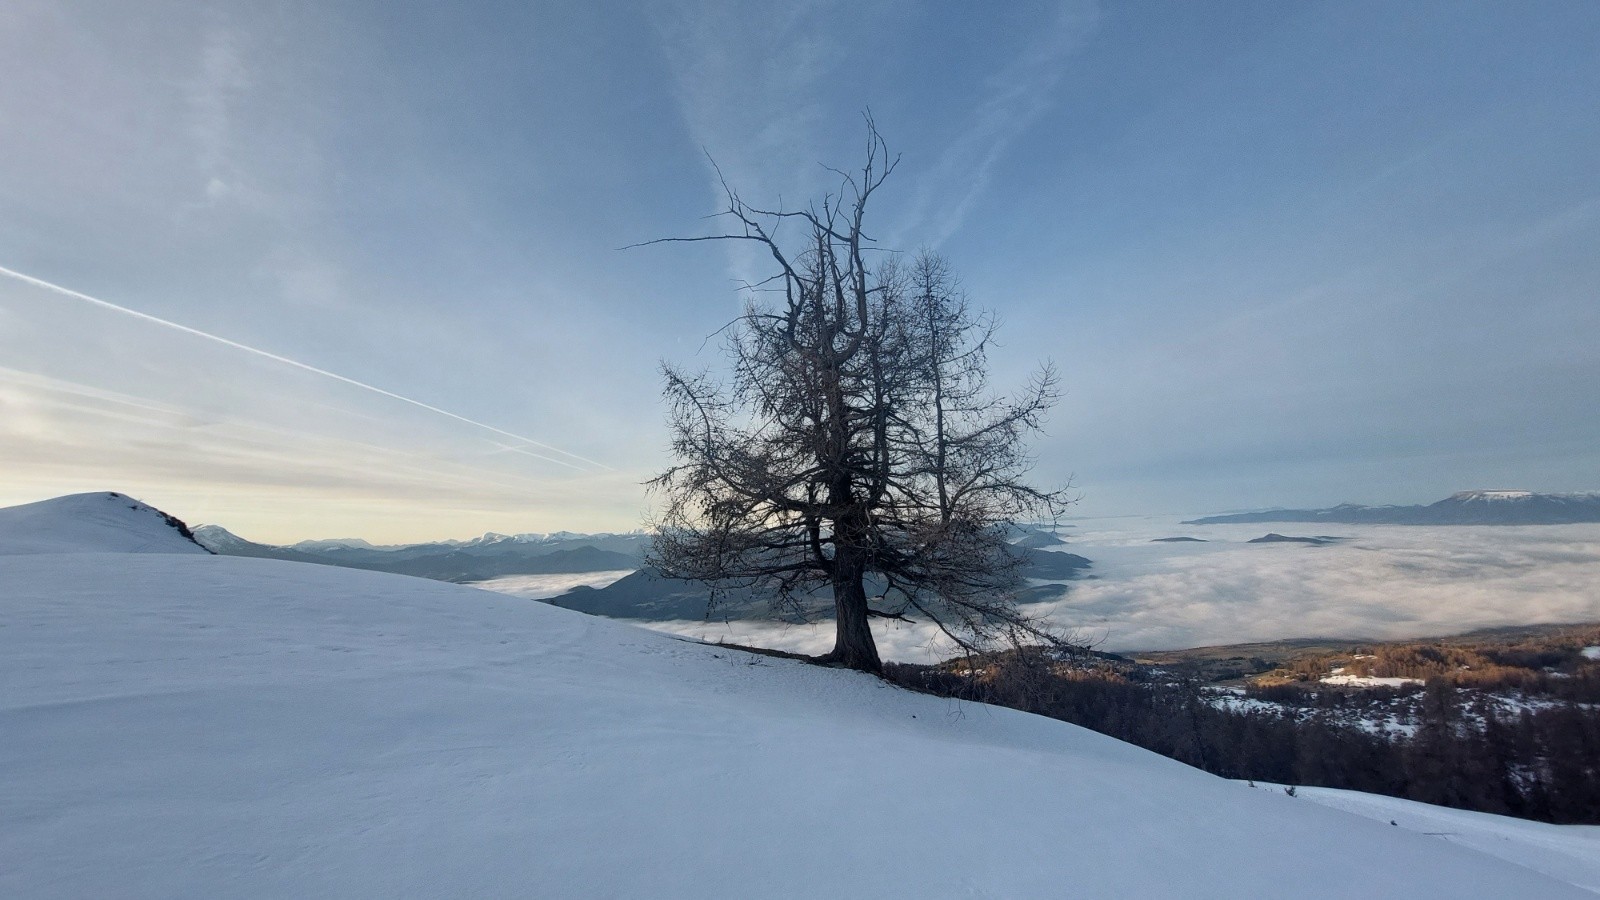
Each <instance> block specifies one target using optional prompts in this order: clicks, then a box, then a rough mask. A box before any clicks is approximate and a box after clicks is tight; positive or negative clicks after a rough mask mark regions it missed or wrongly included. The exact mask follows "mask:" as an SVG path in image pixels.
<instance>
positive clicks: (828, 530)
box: [650, 118, 1068, 671]
mask: <svg viewBox="0 0 1600 900" xmlns="http://www.w3.org/2000/svg"><path fill="white" fill-rule="evenodd" d="M866 157H867V160H866V163H865V165H864V166H863V167H862V168H861V169H860V170H859V171H857V172H855V173H849V174H847V173H844V172H839V171H837V170H833V171H835V173H836V174H838V175H839V177H840V179H841V183H840V189H839V192H838V193H837V194H829V195H827V196H824V197H823V198H822V199H821V201H820V202H819V203H816V204H814V205H812V206H810V207H808V208H806V209H803V210H783V209H777V210H766V209H760V208H757V207H753V206H751V205H749V204H747V203H745V202H744V201H743V200H742V199H740V197H739V195H738V194H737V193H736V192H735V191H734V190H733V189H732V188H730V187H728V186H727V184H726V182H724V183H723V187H724V189H725V191H726V194H727V200H728V206H727V209H726V210H725V211H724V212H723V216H725V217H726V218H727V219H728V220H730V221H732V222H733V223H735V227H734V228H733V229H731V230H729V231H728V232H727V233H723V234H717V235H709V236H705V237H693V238H666V239H663V241H701V240H717V241H721V240H739V241H754V242H756V243H757V244H760V245H761V246H763V247H764V248H765V249H766V250H767V251H768V252H769V253H770V255H771V258H772V261H773V264H774V269H775V271H774V273H773V274H772V276H771V277H770V278H768V279H766V280H765V281H763V282H761V283H759V284H757V285H751V286H749V287H750V289H751V290H750V294H751V297H750V300H749V302H748V303H747V306H746V309H745V311H744V314H743V315H742V316H740V317H739V318H738V319H737V320H736V321H735V322H733V323H731V327H730V328H729V330H728V337H727V350H728V355H729V358H730V362H731V376H730V378H729V380H728V382H727V383H726V384H724V383H722V382H719V381H717V380H715V379H713V378H712V377H711V376H710V375H709V374H707V373H705V372H699V373H692V372H686V371H683V370H681V369H679V368H676V367H674V366H671V365H664V366H663V371H664V375H665V379H666V388H665V391H664V393H665V398H666V400H667V402H668V406H669V423H670V427H671V432H672V435H673V440H672V450H673V453H674V455H675V456H676V458H677V461H676V463H675V464H674V465H672V466H671V467H670V468H668V469H667V470H666V471H665V472H663V473H662V474H661V475H659V476H658V477H656V478H655V479H653V480H652V481H651V482H650V486H651V488H652V490H653V491H654V492H655V493H656V494H657V495H658V496H659V497H660V498H661V499H662V500H663V501H664V502H663V503H662V506H661V509H660V511H659V513H658V517H657V521H656V523H655V524H656V530H657V538H656V541H655V544H654V550H653V551H652V553H651V559H650V562H651V564H652V565H654V566H655V567H656V568H657V569H659V570H660V571H661V572H662V573H663V574H665V575H667V576H668V577H672V578H682V579H692V580H696V581H702V582H706V583H708V584H709V585H711V588H712V591H711V602H712V604H713V606H714V605H715V603H716V602H717V599H718V597H719V596H721V594H722V592H725V591H727V590H729V589H732V588H757V589H762V590H769V591H771V593H772V595H773V598H774V604H775V605H776V606H779V607H780V608H781V607H787V608H789V609H791V610H798V609H799V599H800V598H802V597H804V596H805V595H806V594H808V593H810V592H812V591H816V590H819V589H821V588H823V587H831V588H832V591H833V598H834V612H835V621H836V639H835V644H834V648H833V650H832V652H830V653H828V654H826V655H825V656H824V657H822V660H823V661H826V662H830V663H833V664H836V665H841V666H846V667H849V668H854V669H862V670H866V671H878V670H879V669H880V668H881V663H880V661H879V658H878V651H877V646H876V644H875V643H874V641H873V636H872V630H871V628H870V626H869V619H870V618H871V617H885V618H894V619H909V618H911V617H913V616H916V617H921V618H924V619H926V620H928V621H931V622H933V623H934V624H936V625H937V626H938V627H939V628H940V629H941V630H942V631H943V632H944V633H945V634H946V635H947V636H948V637H950V638H951V639H952V640H953V641H955V642H956V643H957V644H958V645H959V646H961V647H963V648H966V649H968V650H977V649H981V648H983V647H985V646H988V645H990V644H992V643H993V642H994V641H995V640H996V639H997V638H1001V637H1007V636H1009V637H1012V638H1014V639H1015V638H1019V637H1020V638H1032V639H1041V640H1045V641H1050V642H1054V641H1056V638H1055V637H1054V636H1053V634H1052V633H1051V632H1049V630H1048V629H1046V628H1044V627H1042V625H1041V624H1040V623H1038V622H1036V621H1034V620H1032V619H1030V618H1029V617H1027V616H1025V615H1023V614H1022V613H1021V612H1020V611H1019V610H1018V608H1017V606H1016V605H1015V603H1014V602H1013V599H1012V596H1013V595H1012V591H1013V589H1014V588H1015V587H1017V586H1018V583H1019V582H1020V578H1019V577H1018V575H1017V571H1018V567H1019V566H1020V565H1021V564H1022V559H1021V557H1020V555H1019V554H1017V553H1016V552H1014V551H1013V550H1012V549H1011V548H1010V546H1009V544H1008V543H1007V539H1008V537H1009V534H1010V525H1011V523H1012V522H1014V521H1017V520H1019V519H1022V518H1026V517H1030V516H1033V517H1041V516H1043V517H1052V518H1053V517H1054V516H1056V515H1058V514H1059V513H1060V512H1061V510H1062V509H1063V508H1064V507H1065V505H1066V503H1067V502H1068V498H1067V497H1066V495H1065V493H1064V492H1063V491H1062V490H1039V489H1035V488H1032V487H1029V486H1028V485H1027V484H1026V483H1025V482H1024V481H1023V477H1024V476H1025V474H1026V473H1027V472H1028V470H1029V469H1030V467H1031V463H1032V460H1031V459H1030V457H1029V456H1028V454H1027V452H1026V448H1025V445H1024V441H1025V439H1026V438H1027V437H1028V436H1029V435H1030V434H1032V433H1033V432H1035V431H1037V430H1038V428H1039V427H1040V425H1041V422H1042V417H1043V415H1044V413H1045V412H1046V410H1047V409H1048V408H1049V407H1050V406H1051V405H1052V404H1053V403H1054V401H1055V400H1056V398H1057V379H1056V375H1055V372H1054V371H1053V370H1052V369H1051V368H1050V367H1048V366H1045V367H1043V368H1041V369H1040V370H1039V372H1038V373H1037V374H1036V375H1035V376H1034V377H1033V379H1032V380H1031V381H1030V383H1029V384H1028V385H1027V386H1026V388H1025V389H1024V390H1022V391H1021V392H1020V393H1019V394H1018V395H1016V396H1014V397H1010V398H1002V397H998V396H996V395H995V394H994V393H993V392H992V391H991V390H990V389H989V387H988V384H987V379H986V368H987V365H986V364H987V358H986V354H987V351H988V349H989V348H990V346H991V338H992V336H993V333H994V321H993V319H992V318H990V317H987V316H982V315H976V314H974V313H973V312H972V311H971V309H970V308H969V306H968V303H967V301H966V298H965V296H964V295H963V294H962V292H961V291H960V289H959V286H958V284H957V282H956V280H955V278H954V277H953V275H952V274H951V272H950V268H949V266H948V264H947V263H946V262H945V260H943V259H942V258H941V257H939V256H937V255H934V254H933V253H930V252H927V251H924V252H922V253H920V254H918V255H917V256H915V257H913V258H912V259H911V260H909V261H906V260H902V259H900V258H898V257H896V256H894V255H892V254H885V253H881V252H879V253H876V254H875V253H874V248H873V246H872V241H871V239H870V238H868V237H867V235H866V234H865V232H864V231H863V223H864V221H865V218H866V211H867V205H868V201H869V200H870V199H871V198H872V196H873V194H874V192H876V191H877V189H878V188H879V187H880V186H881V185H882V184H883V183H884V180H885V179H886V178H888V177H889V175H890V174H891V173H892V172H893V171H894V168H895V164H896V162H898V160H897V159H892V158H891V157H890V156H889V153H888V151H887V148H886V147H885V145H884V143H883V140H882V139H881V137H880V136H879V134H878V132H877V130H876V128H874V127H873V125H872V122H871V120H870V118H869V119H868V129H867V147H866ZM796 225H797V226H799V229H798V230H800V231H801V232H802V233H801V235H800V236H798V237H796V238H795V239H794V241H793V243H789V242H786V241H783V240H780V232H782V231H784V230H786V226H789V227H788V228H787V230H789V231H794V230H796V229H795V228H794V227H793V226H796ZM660 242H661V241H652V242H650V243H660ZM778 298H781V299H778ZM869 586H870V587H872V588H874V590H873V591H872V593H874V594H875V595H876V596H875V597H873V598H871V600H870V601H869V597H868V593H869Z"/></svg>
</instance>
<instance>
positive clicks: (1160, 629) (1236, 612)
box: [651, 519, 1600, 662]
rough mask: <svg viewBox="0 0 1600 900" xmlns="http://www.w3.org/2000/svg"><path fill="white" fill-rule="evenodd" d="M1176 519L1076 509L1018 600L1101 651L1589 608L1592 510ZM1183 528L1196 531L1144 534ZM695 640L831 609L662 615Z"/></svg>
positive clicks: (793, 629) (796, 646) (1597, 567)
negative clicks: (1432, 518)
mask: <svg viewBox="0 0 1600 900" xmlns="http://www.w3.org/2000/svg"><path fill="white" fill-rule="evenodd" d="M1294 527H1295V526H1271V525H1249V526H1208V527H1204V528H1196V527H1184V526H1180V525H1178V524H1177V520H1175V519H1111V520H1098V521H1096V520H1087V521H1084V522H1082V523H1080V528H1079V529H1077V530H1076V531H1074V532H1069V534H1070V535H1071V540H1072V545H1071V547H1070V549H1071V550H1072V551H1073V552H1075V553H1080V554H1082V555H1084V556H1087V557H1089V558H1090V559H1091V560H1094V561H1095V567H1094V569H1093V573H1094V574H1093V577H1091V578H1088V579H1084V580H1081V581H1077V582H1073V584H1072V586H1071V589H1070V590H1069V591H1068V592H1067V594H1066V595H1065V596H1064V597H1063V598H1062V599H1061V600H1059V601H1055V602H1051V603H1043V604H1036V605H1033V606H1030V607H1028V609H1029V611H1030V612H1033V613H1035V614H1038V615H1041V616H1044V617H1047V618H1048V619H1049V620H1050V621H1051V622H1053V623H1055V624H1056V625H1057V626H1059V627H1061V628H1062V629H1064V630H1070V631H1073V632H1076V633H1077V634H1078V635H1080V636H1081V637H1084V638H1088V639H1090V640H1093V641H1095V642H1096V643H1097V646H1098V647H1099V648H1101V649H1104V650H1111V651H1120V650H1156V649H1173V648H1181V647H1196V646H1205V645H1213V644H1234V643H1244V642H1250V641H1266V640H1277V639H1283V638H1294V637H1344V638H1372V639H1396V638H1408V637H1424V636H1432V635H1445V634H1455V633H1460V632H1463V631H1470V630H1472V629H1476V628H1487V627H1493V626H1501V625H1524V624H1539V623H1560V622H1582V621H1597V620H1600V525H1560V526H1528V527H1440V528H1429V527H1403V526H1340V527H1338V528H1337V530H1336V531H1334V533H1335V534H1337V535H1338V536H1341V537H1344V538H1345V540H1343V541H1340V542H1339V543H1336V544H1330V545H1326V546H1308V545H1305V544H1250V543H1246V541H1248V540H1249V539H1250V538H1253V537H1260V536H1261V535H1262V534H1264V533H1266V532H1267V531H1269V530H1272V529H1273V528H1277V529H1278V530H1280V531H1285V532H1288V533H1294V534H1299V533H1301V532H1298V531H1293V530H1292V529H1293V528H1294ZM1182 534H1188V535H1193V536H1195V537H1200V538H1204V539H1205V540H1206V543H1181V544H1168V543H1151V540H1152V539H1153V538H1156V537H1167V536H1175V535H1182ZM651 627H653V628H658V629H660V630H663V631H669V632H673V633H675V634H682V635H686V636H690V637H695V638H699V639H702V640H709V641H719V640H720V641H726V642H730V643H749V644H759V645H762V646H768V647H778V648H781V649H786V650H793V651H797V652H804V653H820V652H824V651H826V650H828V649H829V648H830V647H831V646H832V640H833V636H832V624H831V623H821V624H818V625H805V626H797V625H779V624H773V623H752V622H731V623H724V622H666V623H654V624H652V625H651ZM874 628H875V633H876V634H877V636H878V640H879V648H880V651H881V652H882V654H883V655H884V657H885V658H887V659H893V660H900V661H905V662H927V661H930V660H933V659H939V658H942V657H944V656H947V655H949V654H950V652H951V647H950V644H949V641H948V640H947V639H945V638H943V636H942V635H940V634H939V633H938V631H937V630H936V629H935V628H933V627H932V626H930V625H923V624H918V625H913V626H907V625H901V624H898V623H887V624H883V623H875V625H874Z"/></svg>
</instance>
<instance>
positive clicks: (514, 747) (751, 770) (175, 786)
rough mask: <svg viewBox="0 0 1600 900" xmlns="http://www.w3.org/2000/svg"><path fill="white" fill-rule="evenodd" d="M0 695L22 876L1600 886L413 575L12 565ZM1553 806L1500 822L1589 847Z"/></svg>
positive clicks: (851, 677)
mask: <svg viewBox="0 0 1600 900" xmlns="http://www.w3.org/2000/svg"><path fill="white" fill-rule="evenodd" d="M0 684H4V686H5V690H4V693H3V695H0V735H3V736H4V739H3V740H0V797H3V798H4V802H3V803H0V860H4V865H0V896H8V897H34V898H42V897H221V896H226V897H254V896H259V897H334V896H337V897H350V896H366V897H392V896H529V897H667V898H671V897H729V898H748V897H800V896H807V897H866V896H886V897H1017V898H1035V897H1155V896H1184V897H1219V898H1220V897H1227V898H1236V897H1245V896H1270V897H1329V898H1333V897H1338V898H1347V897H1352V896H1359V897H1363V898H1375V897H1397V898H1398V897H1403V898H1429V897H1440V898H1443V897H1529V898H1558V897H1567V896H1592V894H1589V893H1586V892H1584V891H1582V890H1580V889H1579V888H1578V887H1576V886H1574V884H1573V883H1574V882H1576V883H1577V884H1581V885H1584V886H1587V887H1589V888H1590V889H1591V890H1600V878H1597V877H1596V872H1595V866H1593V865H1590V866H1584V865H1579V864H1573V863H1571V862H1570V861H1564V862H1561V863H1560V864H1559V865H1556V864H1551V863H1549V861H1548V859H1547V857H1545V856H1541V855H1539V854H1537V853H1533V852H1528V853H1524V852H1523V851H1522V850H1519V849H1515V848H1513V849H1512V850H1510V851H1509V852H1503V853H1493V855H1489V854H1486V853H1484V852H1479V850H1478V849H1474V848H1475V846H1477V845H1474V844H1472V843H1471V842H1464V843H1462V844H1457V843H1452V842H1450V841H1448V840H1445V839H1441V838H1440V837H1438V836H1431V835H1428V834H1422V833H1418V831H1422V830H1435V829H1433V826H1432V825H1431V824H1429V821H1431V820H1425V819H1418V820H1417V821H1418V822H1421V823H1422V825H1421V826H1414V825H1412V824H1410V823H1409V822H1408V821H1403V822H1401V827H1395V826H1391V825H1389V824H1388V823H1387V821H1371V820H1370V816H1371V813H1370V812H1368V811H1366V810H1357V812H1358V813H1360V814H1359V815H1352V814H1350V813H1349V812H1345V811H1342V810H1340V809H1332V808H1328V807H1327V806H1323V805H1319V804H1320V803H1321V802H1322V800H1321V798H1318V802H1307V797H1295V798H1290V797H1286V796H1284V795H1283V794H1282V792H1280V791H1269V790H1251V789H1249V788H1248V787H1246V786H1244V785H1240V784H1235V783H1232V782H1228V781H1224V780H1222V779H1219V778H1215V777H1212V776H1210V775H1207V774H1204V773H1202V772H1200V771H1198V770H1195V769H1191V768H1188V767H1186V766H1183V765H1181V764H1178V763H1175V762H1172V761H1170V760H1167V759H1164V758H1162V757H1159V756H1156V755H1155V754H1152V753H1148V752H1146V751H1143V750H1140V749H1137V748H1135V747H1132V746H1130V745H1127V744H1122V743H1119V742H1117V741H1114V740H1111V739H1109V738H1106V737H1103V736H1101V735H1097V734H1094V733H1092V732H1088V731H1085V730H1083V729H1080V728H1076V727H1074V726H1071V725H1067V724H1064V723H1060V722H1056V721H1052V720H1048V719H1043V718H1039V717H1034V716H1028V715H1024V714H1021V713H1016V712H1012V711H1009V710H1004V709H998V708H993V707H986V706H977V705H973V704H957V703H953V702H951V701H945V700H940V699H937V698H933V697H929V696H924V695H919V694H913V693H909V692H906V691H902V690H900V689H897V688H893V687H890V686H888V685H886V684H884V683H883V682H880V681H878V680H876V679H873V678H870V677H867V676H863V675H859V674H855V673H849V672H839V671H832V670H825V669H820V668H816V667H812V666H807V665H804V664H801V663H798V662H794V661H790V660H784V659H774V658H769V657H761V656H751V655H748V654H744V653H740V652H737V651H730V650H727V649H723V648H718V647H712V646H706V645H700V644H695V643H689V642H686V641H683V640H680V639H677V638H674V637H671V636H668V635H663V634H659V633H654V632H649V631H645V630H642V629H639V628H634V627H631V626H628V625H625V624H621V623H617V622H612V621H607V620H602V619H596V618H591V617H587V616H584V615H581V614H577V613H573V612H569V611H566V610H562V609H558V608H555V607H551V606H547V605H544V604H541V603H535V602H530V601H527V600H522V599H517V598H513V597H507V596H503V595H498V594H493V593H488V592H484V591H479V590H474V589H470V588H464V587H459V586H454V585H449V584H442V583H437V582H430V581H423V580H420V579H414V578H406V577H402V576H394V575H383V574H377V573H370V572H361V571H354V570H344V569H333V568H327V567H320V566H310V565H301V564H296V563H284V562H276V561H269V560H254V559H240V558H222V557H210V556H203V555H167V554H138V555H133V554H114V553H56V554H38V555H13V556H0ZM1307 793H1308V794H1309V793H1310V792H1307ZM1334 799H1337V798H1334ZM1378 799H1380V800H1382V802H1383V803H1387V804H1395V803H1403V801H1392V800H1387V799H1386V798H1378ZM1329 802H1332V801H1331V800H1330V801H1329ZM1335 805H1337V804H1335ZM1346 805H1348V804H1346ZM1409 806H1415V804H1410V805H1409ZM1388 808H1389V807H1385V809H1388ZM1446 812H1448V811H1446ZM1363 816H1367V817H1363ZM1380 818H1384V819H1387V818H1398V815H1397V814H1395V813H1389V812H1385V813H1383V814H1382V815H1381V816H1380ZM1492 818H1493V817H1480V819H1492ZM1515 824H1517V825H1524V824H1527V823H1515ZM1413 828H1416V829H1417V830H1412V829H1413ZM1539 828H1540V829H1542V830H1541V831H1539V832H1538V833H1537V834H1535V833H1534V832H1527V831H1523V832H1518V831H1517V830H1516V829H1514V828H1508V829H1505V834H1506V835H1507V837H1506V840H1507V841H1517V840H1522V841H1524V843H1525V844H1526V843H1529V842H1533V843H1536V842H1537V841H1536V838H1537V837H1538V835H1540V834H1550V835H1557V834H1559V835H1562V840H1566V841H1569V842H1570V841H1584V840H1594V835H1595V831H1594V830H1584V829H1560V830H1555V831H1552V830H1550V829H1553V828H1555V826H1539ZM1519 834H1522V835H1524V837H1518V835H1519ZM1526 835H1533V837H1526ZM1574 846H1581V844H1580V845H1574ZM1507 859H1509V860H1512V861H1507ZM1562 859H1563V860H1565V859H1566V858H1565V857H1562ZM1537 870H1543V872H1548V873H1550V874H1549V875H1547V874H1543V873H1542V872H1541V871H1537ZM1552 875H1554V876H1557V877H1551V876H1552ZM1558 879H1561V880H1558Z"/></svg>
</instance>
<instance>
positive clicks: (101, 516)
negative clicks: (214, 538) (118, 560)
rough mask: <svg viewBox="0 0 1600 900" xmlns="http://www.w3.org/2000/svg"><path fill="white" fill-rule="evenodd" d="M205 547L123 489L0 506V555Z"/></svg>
mask: <svg viewBox="0 0 1600 900" xmlns="http://www.w3.org/2000/svg"><path fill="white" fill-rule="evenodd" d="M93 552H108V553H191V554H193V553H201V554H204V553H208V552H209V551H208V550H206V549H205V548H204V547H201V546H200V545H199V544H197V543H195V540H194V537H193V536H192V535H191V534H190V533H189V530H188V528H187V527H185V526H184V524H183V523H182V522H180V521H178V520H177V519H175V518H173V517H172V516H169V515H167V514H166V513H164V512H162V511H161V510H159V509H156V508H155V507H153V506H147V505H145V504H143V503H140V502H139V501H138V500H135V499H133V498H132V497H128V496H126V495H124V494H115V493H110V492H106V491H99V492H96V493H92V494H71V495H69V496H66V497H56V498H55V499H53V500H41V501H39V502H38V503H28V504H24V505H22V506H8V507H5V508H4V509H0V555H11V554H21V553H28V554H31V553H93Z"/></svg>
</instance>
